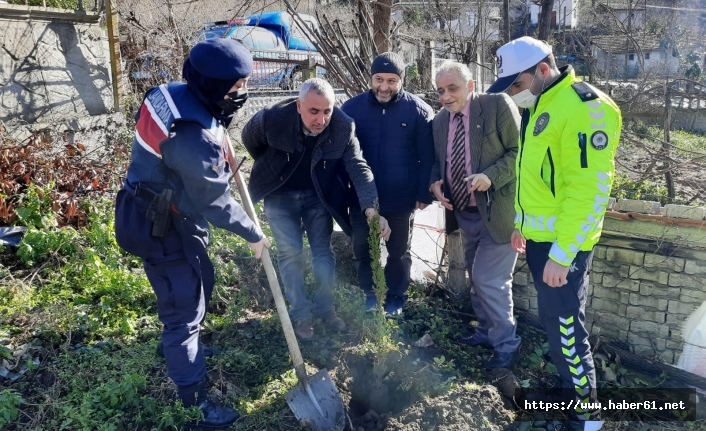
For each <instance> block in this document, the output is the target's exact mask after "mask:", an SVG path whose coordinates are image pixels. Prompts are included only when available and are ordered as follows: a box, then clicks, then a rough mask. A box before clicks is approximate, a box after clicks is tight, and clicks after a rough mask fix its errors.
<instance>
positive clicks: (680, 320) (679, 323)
mask: <svg viewBox="0 0 706 431" xmlns="http://www.w3.org/2000/svg"><path fill="white" fill-rule="evenodd" d="M677 302H678V301H677ZM692 311H693V310H692ZM689 313H691V311H689ZM688 318H689V316H688V315H685V314H680V313H677V312H675V311H670V310H669V307H667V326H669V328H671V331H674V330H675V329H681V328H682V327H683V326H684V322H686V319H688Z"/></svg>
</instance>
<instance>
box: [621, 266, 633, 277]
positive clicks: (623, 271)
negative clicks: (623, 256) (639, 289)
mask: <svg viewBox="0 0 706 431" xmlns="http://www.w3.org/2000/svg"><path fill="white" fill-rule="evenodd" d="M618 274H620V276H621V277H623V278H630V265H620V270H619V271H618Z"/></svg>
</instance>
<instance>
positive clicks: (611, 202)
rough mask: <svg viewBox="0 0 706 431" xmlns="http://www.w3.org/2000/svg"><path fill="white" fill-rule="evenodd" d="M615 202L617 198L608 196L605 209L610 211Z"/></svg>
mask: <svg viewBox="0 0 706 431" xmlns="http://www.w3.org/2000/svg"><path fill="white" fill-rule="evenodd" d="M616 202H617V199H615V198H609V199H608V205H607V206H606V210H608V211H611V210H612V209H613V208H615V203H616Z"/></svg>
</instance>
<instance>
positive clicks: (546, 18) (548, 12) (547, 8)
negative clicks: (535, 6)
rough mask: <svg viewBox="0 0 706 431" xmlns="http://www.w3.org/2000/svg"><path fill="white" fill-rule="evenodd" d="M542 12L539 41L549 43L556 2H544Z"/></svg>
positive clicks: (552, 0)
mask: <svg viewBox="0 0 706 431" xmlns="http://www.w3.org/2000/svg"><path fill="white" fill-rule="evenodd" d="M541 6H542V11H541V12H540V15H539V34H538V35H537V39H539V40H543V41H549V35H550V34H551V30H552V10H553V9H554V0H542V5H541Z"/></svg>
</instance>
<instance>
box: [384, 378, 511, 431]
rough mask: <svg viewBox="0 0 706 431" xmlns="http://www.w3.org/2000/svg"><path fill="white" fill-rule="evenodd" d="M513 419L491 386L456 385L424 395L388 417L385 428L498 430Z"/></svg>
mask: <svg viewBox="0 0 706 431" xmlns="http://www.w3.org/2000/svg"><path fill="white" fill-rule="evenodd" d="M511 422H512V416H511V412H510V410H507V409H506V408H505V407H504V402H503V400H502V398H501V396H500V393H499V392H498V390H497V389H496V388H495V387H494V386H490V385H483V386H480V387H472V388H470V389H469V388H459V389H456V390H454V391H452V392H450V393H448V394H446V395H443V396H440V397H436V398H425V399H423V400H421V401H418V402H416V403H414V404H413V405H411V406H410V407H408V408H406V409H405V410H404V411H403V412H402V413H401V414H398V415H395V416H394V417H391V418H390V419H389V421H388V423H387V427H385V430H386V431H434V430H439V431H467V430H478V431H500V430H504V429H507V428H508V427H509V426H510V424H511Z"/></svg>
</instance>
